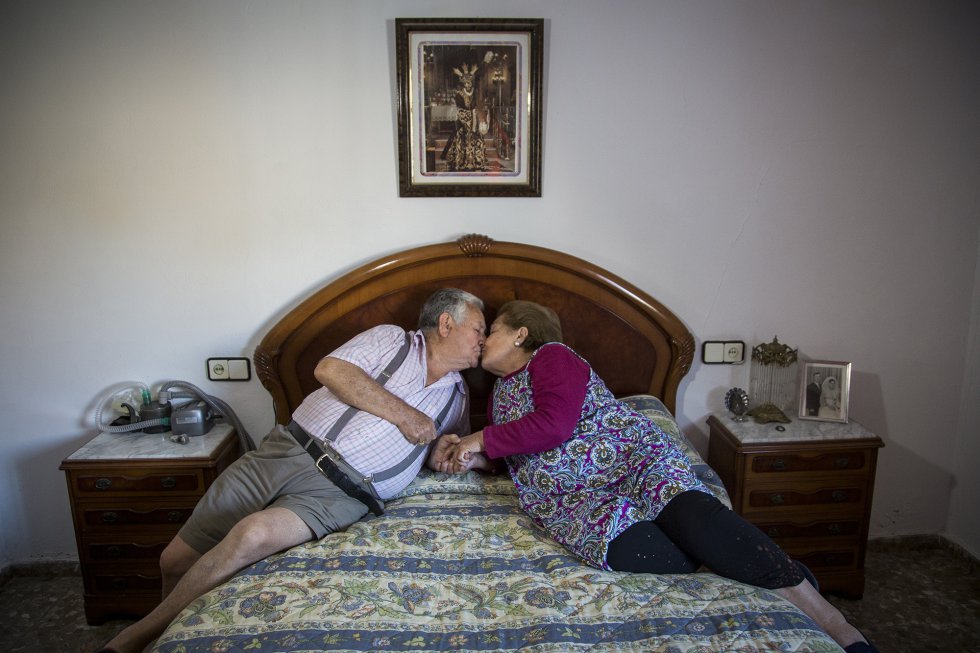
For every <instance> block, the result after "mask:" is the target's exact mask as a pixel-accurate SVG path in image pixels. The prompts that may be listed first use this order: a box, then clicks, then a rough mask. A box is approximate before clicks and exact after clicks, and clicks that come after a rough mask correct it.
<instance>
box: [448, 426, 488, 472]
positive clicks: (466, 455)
mask: <svg viewBox="0 0 980 653" xmlns="http://www.w3.org/2000/svg"><path fill="white" fill-rule="evenodd" d="M482 452H483V431H477V432H476V433H471V434H469V435H467V436H465V437H462V438H459V441H458V442H457V443H456V446H455V447H453V452H452V456H453V460H455V462H456V463H458V464H460V465H464V464H466V463H468V462H470V461H471V460H473V459H474V458H475V457H476V456H475V454H480V453H482ZM480 457H481V458H484V459H485V458H486V456H480Z"/></svg>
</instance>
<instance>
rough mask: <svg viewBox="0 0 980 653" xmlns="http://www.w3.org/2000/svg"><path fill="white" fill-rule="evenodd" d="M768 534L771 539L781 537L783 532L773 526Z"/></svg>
mask: <svg viewBox="0 0 980 653" xmlns="http://www.w3.org/2000/svg"><path fill="white" fill-rule="evenodd" d="M766 534H767V535H768V536H769V537H779V536H780V535H781V531H780V530H779V528H778V527H776V526H773V527H771V528H770V529H769V530H768V531H766Z"/></svg>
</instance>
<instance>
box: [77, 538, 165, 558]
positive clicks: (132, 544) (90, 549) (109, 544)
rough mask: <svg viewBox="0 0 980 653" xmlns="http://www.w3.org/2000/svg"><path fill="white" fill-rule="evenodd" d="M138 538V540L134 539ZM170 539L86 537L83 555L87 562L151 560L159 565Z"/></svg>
mask: <svg viewBox="0 0 980 653" xmlns="http://www.w3.org/2000/svg"><path fill="white" fill-rule="evenodd" d="M133 540H136V541H133ZM169 542H170V540H169V539H166V538H160V537H150V538H140V537H128V538H98V539H97V538H94V537H92V538H86V541H85V542H84V545H83V547H82V557H83V560H84V561H86V562H133V561H139V562H142V561H146V560H149V561H150V562H151V563H152V564H154V565H158V564H159V561H160V554H161V553H163V550H164V549H165V548H167V544H169Z"/></svg>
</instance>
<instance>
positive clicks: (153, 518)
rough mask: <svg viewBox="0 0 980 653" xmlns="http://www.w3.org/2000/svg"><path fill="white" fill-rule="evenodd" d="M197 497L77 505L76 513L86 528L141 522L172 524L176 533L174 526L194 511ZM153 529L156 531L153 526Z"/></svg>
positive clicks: (105, 527)
mask: <svg viewBox="0 0 980 653" xmlns="http://www.w3.org/2000/svg"><path fill="white" fill-rule="evenodd" d="M196 504H197V500H196V499H195V500H190V501H183V502H176V501H166V502H160V503H157V504H153V503H149V502H146V501H143V502H140V503H139V504H138V505H135V506H134V507H125V504H122V503H111V504H94V503H83V504H80V505H79V510H78V517H79V521H80V525H81V526H82V528H83V530H85V531H86V532H88V531H91V530H93V529H119V528H133V527H141V526H172V527H174V528H173V529H167V532H168V533H169V532H170V531H171V530H172V531H173V532H174V533H176V532H177V527H179V526H180V525H181V524H183V523H184V522H185V521H187V518H188V517H190V516H191V513H192V512H193V511H194V506H195V505H196ZM156 532H159V530H157V531H156Z"/></svg>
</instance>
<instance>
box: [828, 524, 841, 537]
mask: <svg viewBox="0 0 980 653" xmlns="http://www.w3.org/2000/svg"><path fill="white" fill-rule="evenodd" d="M843 530H844V528H843V527H842V526H841V525H840V524H836V523H834V524H828V525H827V532H828V533H830V534H831V535H840V534H841V531H843Z"/></svg>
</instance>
